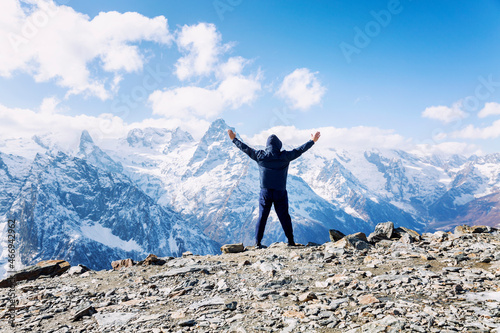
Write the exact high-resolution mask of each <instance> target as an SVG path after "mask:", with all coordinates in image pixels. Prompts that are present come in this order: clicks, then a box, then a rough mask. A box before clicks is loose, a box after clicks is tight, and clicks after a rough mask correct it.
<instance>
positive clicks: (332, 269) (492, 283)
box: [0, 223, 500, 333]
mask: <svg viewBox="0 0 500 333" xmlns="http://www.w3.org/2000/svg"><path fill="white" fill-rule="evenodd" d="M330 234H332V235H336V236H338V235H339V233H336V232H331V233H330ZM226 248H230V249H231V250H228V251H225V252H227V253H223V254H221V255H205V256H198V255H194V254H192V253H190V252H186V253H184V254H183V256H182V257H178V258H173V257H161V258H159V257H156V256H154V255H150V256H148V257H147V258H145V259H144V260H142V261H139V262H135V261H133V260H126V259H127V258H124V260H123V261H120V262H115V263H114V264H113V267H114V268H112V267H111V263H110V269H109V270H101V271H93V270H88V269H87V268H85V267H84V266H73V267H71V268H69V269H66V268H67V267H66V268H65V269H64V270H62V269H61V270H58V271H55V270H51V273H50V274H48V275H45V274H43V273H40V272H38V273H36V274H34V275H33V274H31V275H26V274H25V275H24V276H25V277H26V276H28V277H27V278H26V280H22V281H17V283H16V284H15V285H14V287H12V286H11V287H6V288H1V289H0V306H1V308H2V309H3V310H2V311H1V312H0V326H1V327H2V332H9V330H10V331H12V332H44V333H48V332H60V333H62V332H120V331H121V332H155V333H156V332H350V333H355V332H500V233H499V231H498V230H496V229H494V228H490V227H477V226H476V227H468V226H459V227H457V228H455V230H454V232H442V231H438V232H436V233H433V234H431V233H424V234H418V233H416V232H414V231H413V230H410V229H407V228H394V226H393V225H392V223H386V224H383V225H380V226H377V227H376V228H375V231H374V234H370V235H369V236H368V237H366V235H364V234H362V233H358V234H353V235H347V236H343V237H342V238H340V239H337V238H334V239H333V240H332V241H331V242H327V243H325V244H322V245H319V244H313V243H310V244H307V245H298V246H295V247H288V246H287V245H286V244H284V243H274V244H271V245H270V246H269V247H268V248H266V249H253V248H251V247H246V248H242V246H239V245H236V246H227V247H226ZM55 263H56V264H57V265H59V266H58V267H63V266H64V267H65V265H63V263H61V262H59V261H56V262H55ZM39 267H47V264H43V265H39ZM28 270H30V271H33V270H34V268H28ZM20 273H22V272H20ZM20 273H19V274H20ZM12 288H14V289H12ZM12 291H14V292H13V293H12ZM13 300H15V301H16V303H17V304H16V306H15V308H12V307H11V306H10V305H9V304H10V302H12V301H13ZM11 315H14V320H13V323H14V325H15V326H14V327H11V326H10V323H11V322H12V321H11V317H10V316H11Z"/></svg>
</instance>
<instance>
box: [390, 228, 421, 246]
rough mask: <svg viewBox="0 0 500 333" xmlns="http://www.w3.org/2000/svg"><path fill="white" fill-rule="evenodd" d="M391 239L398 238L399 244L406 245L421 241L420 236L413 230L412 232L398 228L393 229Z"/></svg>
mask: <svg viewBox="0 0 500 333" xmlns="http://www.w3.org/2000/svg"><path fill="white" fill-rule="evenodd" d="M392 237H395V238H400V241H401V242H403V243H407V244H409V243H415V242H420V241H421V240H422V236H421V235H420V234H419V233H418V232H416V231H415V230H412V229H408V228H405V227H399V228H396V229H394V232H393V234H392ZM403 238H404V239H403Z"/></svg>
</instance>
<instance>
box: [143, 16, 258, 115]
mask: <svg viewBox="0 0 500 333" xmlns="http://www.w3.org/2000/svg"><path fill="white" fill-rule="evenodd" d="M221 41H222V38H221V35H220V33H219V32H218V31H217V30H216V27H215V25H213V24H207V23H199V24H197V25H192V26H187V25H186V26H183V27H182V30H181V31H180V32H179V33H178V37H177V39H176V42H177V44H178V45H179V50H180V51H181V52H185V53H187V54H185V55H184V56H182V57H181V58H179V59H178V61H177V63H176V65H175V66H176V70H175V73H176V75H177V77H178V78H179V79H180V80H186V79H191V78H196V79H199V78H201V77H209V78H210V80H211V84H210V85H209V86H205V87H202V86H197V85H188V86H183V87H175V88H171V89H165V90H156V91H154V92H153V93H152V94H151V95H150V96H149V99H148V100H149V102H150V104H151V107H152V109H153V114H156V115H161V116H164V117H167V118H179V119H184V120H186V119H192V118H193V117H198V118H201V119H211V118H214V117H216V116H218V115H219V114H221V113H222V112H223V111H224V110H226V109H233V110H234V109H237V108H239V107H241V106H243V105H245V104H250V103H251V102H253V101H254V100H255V99H256V97H257V93H258V92H259V91H260V90H261V83H260V80H261V74H260V72H259V71H257V72H256V73H254V74H251V75H243V74H242V72H243V70H244V68H245V66H246V65H247V64H248V63H250V61H249V60H247V59H245V58H243V57H240V56H236V57H230V58H228V59H227V60H226V61H224V60H223V59H221V58H222V55H223V54H224V53H225V52H226V51H227V50H228V49H229V48H230V44H224V45H223V44H222V42H221Z"/></svg>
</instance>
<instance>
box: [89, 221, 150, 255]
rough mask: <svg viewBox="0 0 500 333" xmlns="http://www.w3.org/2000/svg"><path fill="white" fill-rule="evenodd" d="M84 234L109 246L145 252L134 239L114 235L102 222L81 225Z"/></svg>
mask: <svg viewBox="0 0 500 333" xmlns="http://www.w3.org/2000/svg"><path fill="white" fill-rule="evenodd" d="M80 230H81V232H82V235H83V236H84V237H87V238H89V239H92V240H93V241H96V242H99V243H101V244H104V245H106V246H108V247H113V248H118V249H121V250H124V251H139V252H143V250H142V248H141V247H140V246H139V244H137V243H136V241H134V240H133V239H131V240H128V241H124V240H123V239H121V238H120V237H118V236H115V235H113V233H112V232H111V229H109V228H105V227H103V226H102V225H100V224H97V223H96V224H94V225H83V226H81V227H80Z"/></svg>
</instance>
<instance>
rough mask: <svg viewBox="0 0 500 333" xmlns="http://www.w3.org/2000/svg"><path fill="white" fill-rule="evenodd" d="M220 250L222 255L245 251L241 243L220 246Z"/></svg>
mask: <svg viewBox="0 0 500 333" xmlns="http://www.w3.org/2000/svg"><path fill="white" fill-rule="evenodd" d="M220 250H221V251H222V253H239V252H243V251H245V247H244V246H243V243H239V244H225V245H222V246H221V248H220Z"/></svg>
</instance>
